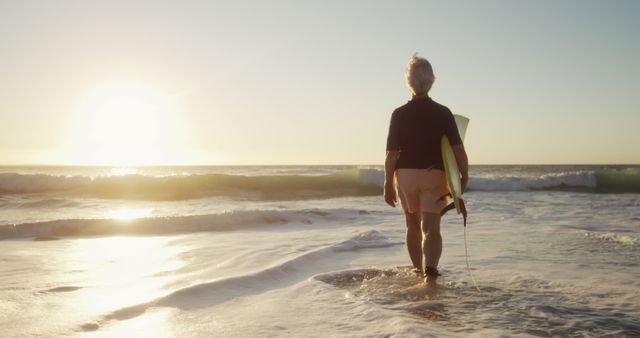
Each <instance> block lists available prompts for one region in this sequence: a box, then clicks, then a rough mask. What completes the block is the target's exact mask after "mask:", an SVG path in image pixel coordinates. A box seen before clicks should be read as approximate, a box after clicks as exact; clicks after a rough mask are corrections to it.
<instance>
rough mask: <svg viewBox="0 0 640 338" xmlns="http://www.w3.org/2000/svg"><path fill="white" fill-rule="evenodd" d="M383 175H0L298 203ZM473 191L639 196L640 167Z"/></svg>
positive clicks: (26, 184)
mask: <svg viewBox="0 0 640 338" xmlns="http://www.w3.org/2000/svg"><path fill="white" fill-rule="evenodd" d="M383 184H384V172H383V171H382V170H379V169H363V168H361V169H352V170H345V171H341V172H337V173H333V174H327V175H316V176H311V175H257V176H246V175H228V174H204V175H176V176H162V177H154V176H145V175H126V176H104V177H95V178H92V177H88V176H58V175H44V174H17V173H4V174H0V195H3V194H4V195H6V194H25V193H50V192H51V193H60V194H64V195H69V196H81V197H97V198H111V199H127V200H158V201H171V200H186V199H196V198H203V197H211V196H225V197H231V198H235V199H243V200H297V199H313V198H332V197H340V196H371V195H379V194H381V193H382V186H383ZM469 189H470V190H476V191H535V190H566V191H582V192H597V193H640V168H637V167H630V168H624V169H602V170H598V171H586V170H585V171H567V172H559V173H552V174H546V175H539V176H534V175H527V174H522V175H517V174H508V175H499V174H496V175H486V174H485V175H483V176H473V175H472V177H471V179H470V183H469Z"/></svg>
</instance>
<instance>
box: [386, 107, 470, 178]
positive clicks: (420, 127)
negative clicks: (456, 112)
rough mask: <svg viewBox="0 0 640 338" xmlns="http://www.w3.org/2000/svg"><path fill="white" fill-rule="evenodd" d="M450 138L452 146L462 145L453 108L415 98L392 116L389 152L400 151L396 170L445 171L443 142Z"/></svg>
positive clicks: (388, 137)
mask: <svg viewBox="0 0 640 338" xmlns="http://www.w3.org/2000/svg"><path fill="white" fill-rule="evenodd" d="M443 135H446V136H447V137H448V138H449V142H450V143H451V145H452V146H455V145H459V144H462V140H461V139H460V134H459V133H458V128H457V127H456V122H455V119H454V118H453V114H452V113H451V111H450V110H449V108H447V107H445V106H443V105H441V104H439V103H437V102H435V101H433V100H432V99H431V98H429V97H421V98H414V99H412V100H411V101H409V102H407V104H405V105H403V106H401V107H399V108H398V109H396V110H395V111H394V112H393V114H392V115H391V123H390V125H389V135H388V136H387V150H399V151H400V158H399V159H398V164H397V166H396V169H400V168H412V169H429V168H436V169H444V165H443V163H442V153H441V151H440V142H441V139H442V136H443Z"/></svg>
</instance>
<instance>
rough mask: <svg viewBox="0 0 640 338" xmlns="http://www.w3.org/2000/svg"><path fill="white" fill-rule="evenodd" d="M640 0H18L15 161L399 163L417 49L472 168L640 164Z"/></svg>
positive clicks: (9, 7) (8, 123)
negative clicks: (389, 146)
mask: <svg viewBox="0 0 640 338" xmlns="http://www.w3.org/2000/svg"><path fill="white" fill-rule="evenodd" d="M638 17H640V2H639V1H633V0H630V1H622V0H620V1H587V0H581V1H569V0H566V1H545V0H542V1H331V0H323V1H113V0H111V1H84V0H80V1H65V0H61V1H30V0H16V1H8V0H0V164H7V165H10V164H81V165H98V164H100V165H102V164H104V165H153V164H212V165H218V164H221V165H244V164H247V165H264V164H358V165H370V164H381V163H382V162H383V161H384V156H385V141H386V134H387V130H388V124H389V118H390V115H391V113H392V112H393V110H394V109H395V108H397V107H398V106H401V105H403V104H404V103H406V102H407V100H408V99H410V94H409V92H408V90H407V87H406V85H405V82H404V69H405V66H406V64H407V61H408V59H409V57H410V56H411V55H412V54H413V53H414V52H418V53H420V54H421V55H422V56H424V57H426V58H427V59H428V60H429V61H430V62H431V63H432V65H433V68H434V72H435V75H436V82H435V84H434V86H433V88H432V90H431V92H430V96H431V97H432V98H433V99H434V100H435V101H437V102H439V103H441V104H443V105H445V106H447V107H449V108H450V109H451V110H452V112H453V113H454V114H461V115H465V116H467V117H469V118H470V119H471V122H470V124H469V127H468V130H467V135H466V140H465V147H466V149H467V152H468V155H469V159H470V163H471V164H617V163H620V164H622V163H635V164H638V163H640V146H639V145H640V132H638V130H637V126H639V125H640V104H639V103H638V100H637V96H638V93H639V92H640V66H639V64H638V60H640V34H639V33H640V20H638V19H637V18H638Z"/></svg>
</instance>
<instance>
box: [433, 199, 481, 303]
mask: <svg viewBox="0 0 640 338" xmlns="http://www.w3.org/2000/svg"><path fill="white" fill-rule="evenodd" d="M447 196H451V195H450V194H447V195H445V196H443V197H445V198H446V197H447ZM441 198H442V197H441ZM458 200H459V203H460V204H459V205H460V213H461V214H462V220H463V224H464V259H465V262H466V263H467V272H468V273H469V278H471V281H472V282H473V286H475V288H476V290H477V291H478V293H480V287H479V286H478V282H477V281H476V278H475V277H474V276H473V273H472V272H471V266H470V265H469V250H468V248H467V247H468V245H467V207H466V206H465V205H464V200H463V199H462V198H458ZM454 208H455V204H454V203H451V204H449V205H447V206H446V207H444V209H442V211H441V212H440V215H441V216H442V215H444V214H445V213H446V212H447V211H449V210H451V209H454Z"/></svg>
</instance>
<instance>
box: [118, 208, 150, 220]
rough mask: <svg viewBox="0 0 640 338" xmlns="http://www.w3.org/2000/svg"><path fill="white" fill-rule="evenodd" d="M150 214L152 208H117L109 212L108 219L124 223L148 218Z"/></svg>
mask: <svg viewBox="0 0 640 338" xmlns="http://www.w3.org/2000/svg"><path fill="white" fill-rule="evenodd" d="M152 212H153V208H118V209H115V210H112V211H111V212H109V214H108V217H109V218H112V219H119V220H123V221H126V220H133V219H136V218H143V217H148V216H150V215H151V213H152Z"/></svg>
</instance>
